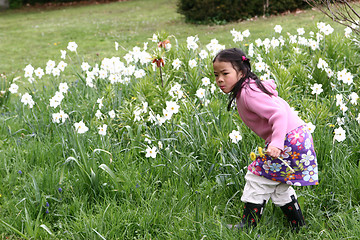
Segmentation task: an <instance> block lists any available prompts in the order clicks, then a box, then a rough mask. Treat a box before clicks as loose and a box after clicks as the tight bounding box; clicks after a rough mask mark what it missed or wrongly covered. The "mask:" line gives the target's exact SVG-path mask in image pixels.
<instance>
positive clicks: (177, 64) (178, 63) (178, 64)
mask: <svg viewBox="0 0 360 240" xmlns="http://www.w3.org/2000/svg"><path fill="white" fill-rule="evenodd" d="M181 63H182V62H181V61H180V60H179V59H178V58H177V59H175V60H174V61H173V62H172V66H173V67H174V69H175V70H179V68H180V66H181Z"/></svg>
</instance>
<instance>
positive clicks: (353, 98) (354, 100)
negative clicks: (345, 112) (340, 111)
mask: <svg viewBox="0 0 360 240" xmlns="http://www.w3.org/2000/svg"><path fill="white" fill-rule="evenodd" d="M349 97H350V103H351V104H353V105H357V101H358V99H359V95H357V93H356V92H352V93H351V94H350V95H349Z"/></svg>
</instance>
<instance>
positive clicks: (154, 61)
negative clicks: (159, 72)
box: [152, 58, 165, 67]
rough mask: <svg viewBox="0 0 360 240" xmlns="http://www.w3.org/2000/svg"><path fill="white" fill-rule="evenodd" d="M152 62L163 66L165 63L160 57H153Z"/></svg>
mask: <svg viewBox="0 0 360 240" xmlns="http://www.w3.org/2000/svg"><path fill="white" fill-rule="evenodd" d="M152 62H153V63H156V66H157V67H161V66H162V67H163V66H164V65H165V63H164V60H163V59H162V58H155V59H154V60H153V61H152Z"/></svg>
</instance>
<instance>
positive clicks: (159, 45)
mask: <svg viewBox="0 0 360 240" xmlns="http://www.w3.org/2000/svg"><path fill="white" fill-rule="evenodd" d="M168 43H170V41H169V40H165V41H160V42H159V43H158V47H159V48H161V47H163V48H165V47H166V44H168Z"/></svg>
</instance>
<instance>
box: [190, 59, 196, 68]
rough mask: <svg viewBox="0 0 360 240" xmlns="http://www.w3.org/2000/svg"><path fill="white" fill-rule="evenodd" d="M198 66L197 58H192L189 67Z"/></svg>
mask: <svg viewBox="0 0 360 240" xmlns="http://www.w3.org/2000/svg"><path fill="white" fill-rule="evenodd" d="M196 66H197V62H196V60H195V59H191V60H190V61H189V67H190V68H194V67H196Z"/></svg>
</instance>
